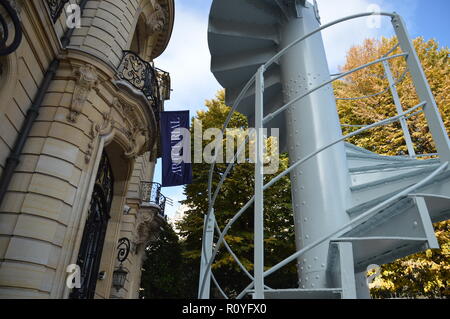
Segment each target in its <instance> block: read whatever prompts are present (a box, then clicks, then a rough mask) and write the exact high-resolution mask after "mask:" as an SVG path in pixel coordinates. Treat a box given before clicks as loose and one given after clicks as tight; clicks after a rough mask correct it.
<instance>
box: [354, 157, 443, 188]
mask: <svg viewBox="0 0 450 319" xmlns="http://www.w3.org/2000/svg"><path fill="white" fill-rule="evenodd" d="M439 164H440V162H439V160H431V161H415V162H393V163H391V164H377V165H371V166H360V167H353V168H350V169H349V172H350V176H351V182H352V184H351V185H352V186H359V185H363V184H367V183H373V182H377V181H379V180H383V179H386V178H394V177H395V176H399V175H403V174H408V173H412V172H417V171H420V170H423V169H427V168H431V167H433V168H434V169H436V168H437V167H438V166H439Z"/></svg>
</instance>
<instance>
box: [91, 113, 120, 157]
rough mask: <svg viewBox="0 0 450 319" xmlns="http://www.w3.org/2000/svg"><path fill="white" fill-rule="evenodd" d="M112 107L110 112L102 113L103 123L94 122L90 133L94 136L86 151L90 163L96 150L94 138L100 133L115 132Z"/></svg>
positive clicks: (102, 134) (101, 134) (103, 134)
mask: <svg viewBox="0 0 450 319" xmlns="http://www.w3.org/2000/svg"><path fill="white" fill-rule="evenodd" d="M112 110H113V109H112V108H111V109H110V110H109V112H108V113H107V112H105V113H103V114H102V117H103V122H102V123H95V122H93V123H92V127H91V132H90V135H91V137H92V139H91V141H90V142H89V144H88V149H87V151H86V156H85V161H86V164H88V163H89V162H90V161H91V157H92V153H93V151H94V140H95V139H96V138H97V137H98V136H99V135H100V136H105V135H109V134H111V133H112V132H113V129H114V124H115V121H114V120H113V118H112Z"/></svg>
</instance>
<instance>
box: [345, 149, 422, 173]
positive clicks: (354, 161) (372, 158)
mask: <svg viewBox="0 0 450 319" xmlns="http://www.w3.org/2000/svg"><path fill="white" fill-rule="evenodd" d="M347 161H348V166H349V168H350V169H351V168H357V167H364V166H373V165H380V164H392V163H394V162H395V163H408V162H409V163H414V162H416V161H417V160H415V159H411V158H407V157H406V158H405V157H396V156H381V155H377V154H356V153H347Z"/></svg>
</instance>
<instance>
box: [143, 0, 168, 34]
mask: <svg viewBox="0 0 450 319" xmlns="http://www.w3.org/2000/svg"><path fill="white" fill-rule="evenodd" d="M154 8H155V11H154V12H153V13H152V15H151V16H150V18H149V21H148V26H149V27H150V30H151V31H153V32H161V31H163V30H164V26H165V25H166V23H167V20H168V14H167V12H166V10H164V9H163V8H162V7H161V5H160V4H159V3H157V2H156V1H155V4H154Z"/></svg>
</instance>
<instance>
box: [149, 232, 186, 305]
mask: <svg viewBox="0 0 450 319" xmlns="http://www.w3.org/2000/svg"><path fill="white" fill-rule="evenodd" d="M145 257H146V258H145V261H144V264H143V267H142V278H141V298H145V299H178V298H180V299H181V298H184V297H185V296H184V286H185V283H186V280H185V276H184V268H185V267H184V265H183V262H182V260H183V259H182V246H181V244H180V243H179V239H178V236H177V234H176V233H175V232H174V230H173V229H172V227H171V226H170V224H165V225H164V227H163V230H162V231H161V233H160V235H159V237H158V239H157V240H155V241H154V242H153V243H151V244H150V245H149V246H148V247H147V248H146V249H145Z"/></svg>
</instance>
